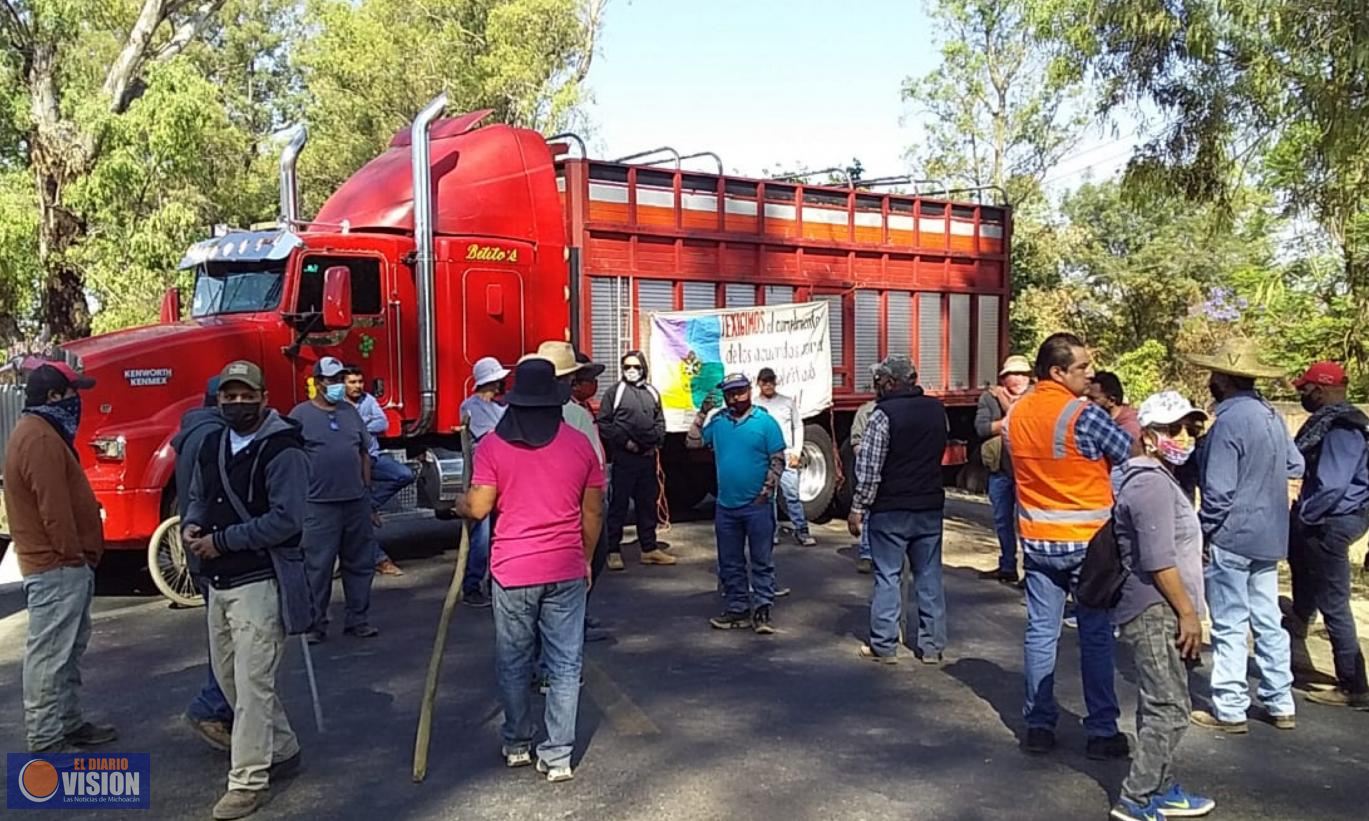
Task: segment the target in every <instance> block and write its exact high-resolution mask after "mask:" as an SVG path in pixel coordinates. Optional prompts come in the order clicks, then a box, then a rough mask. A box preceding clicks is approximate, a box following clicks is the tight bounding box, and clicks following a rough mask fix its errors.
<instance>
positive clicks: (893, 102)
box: [587, 0, 1132, 187]
mask: <svg viewBox="0 0 1369 821" xmlns="http://www.w3.org/2000/svg"><path fill="white" fill-rule="evenodd" d="M937 49H938V45H937V38H936V33H935V31H934V30H933V26H932V23H931V21H929V20H928V18H927V15H926V13H925V10H924V7H923V3H922V2H920V0H845V1H844V2H835V1H834V0H788V2H781V1H780V0H690V1H689V2H676V1H675V0H611V1H610V3H609V5H608V8H607V11H606V12H605V22H604V29H603V32H602V34H601V38H600V48H599V53H598V54H597V56H596V57H595V62H594V66H593V68H592V70H591V71H590V75H589V86H590V91H591V93H592V94H593V96H594V102H593V103H592V104H591V105H590V106H589V107H588V112H587V113H588V115H589V119H590V121H591V127H590V143H591V153H593V154H594V155H596V156H601V157H607V158H615V157H619V156H623V155H626V154H631V153H634V152H636V151H641V150H644V149H649V148H655V147H657V146H661V145H670V146H672V147H674V148H677V149H679V150H680V152H681V153H692V152H695V151H703V150H710V151H716V152H717V153H719V154H720V155H722V158H723V161H724V163H725V165H726V168H727V170H728V171H729V172H740V173H744V174H750V175H759V174H760V173H761V170H762V169H763V168H770V169H772V170H773V169H775V168H776V166H777V165H778V166H782V167H783V168H785V169H794V168H800V167H805V168H822V167H826V166H831V165H838V164H841V165H845V164H847V163H849V162H850V160H851V158H852V157H859V158H860V160H861V162H862V163H863V164H864V166H865V169H866V174H867V176H883V175H889V174H900V173H907V172H908V171H909V170H911V169H909V168H908V167H907V163H906V161H905V159H904V156H903V154H904V151H905V150H906V149H907V148H908V146H909V145H911V144H912V143H913V142H914V141H915V140H916V139H918V129H917V112H916V110H915V109H914V108H913V107H912V106H911V105H909V104H906V103H904V102H903V101H902V100H901V99H900V95H899V88H900V86H901V84H902V82H903V79H904V78H905V77H907V76H909V75H921V74H924V73H926V72H928V71H931V70H932V69H934V68H935V67H936V66H937V65H938V63H939V56H938V53H937ZM1120 136H1122V137H1124V138H1125V137H1127V134H1126V133H1125V131H1124V132H1123V133H1122V134H1121V135H1120ZM1131 143H1132V140H1130V139H1122V140H1117V139H1116V137H1114V136H1113V135H1112V134H1105V133H1101V132H1100V131H1092V132H1090V134H1089V135H1088V136H1087V137H1086V139H1085V141H1084V142H1083V143H1082V144H1081V146H1080V148H1079V149H1078V150H1077V151H1076V152H1074V155H1073V156H1072V157H1069V158H1067V159H1066V161H1065V162H1063V163H1062V164H1061V165H1060V166H1059V167H1057V168H1056V169H1054V170H1053V171H1052V172H1051V174H1049V175H1048V179H1051V178H1054V179H1053V180H1052V183H1053V187H1056V186H1063V187H1073V186H1074V185H1077V184H1078V183H1079V182H1082V181H1083V180H1085V179H1088V178H1089V177H1090V176H1092V177H1094V178H1101V177H1106V176H1107V175H1109V174H1111V173H1112V172H1113V171H1115V170H1116V169H1117V168H1119V167H1120V166H1121V165H1122V164H1123V163H1125V161H1126V159H1127V156H1128V153H1129V149H1130V146H1131ZM699 167H700V168H705V167H707V165H706V164H705V165H702V166H699Z"/></svg>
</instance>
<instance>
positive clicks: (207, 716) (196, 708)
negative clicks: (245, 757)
mask: <svg viewBox="0 0 1369 821" xmlns="http://www.w3.org/2000/svg"><path fill="white" fill-rule="evenodd" d="M195 587H197V588H198V589H199V591H200V595H201V596H203V597H204V601H205V613H206V615H208V611H209V607H208V604H209V590H208V588H207V587H206V586H205V585H204V584H203V583H202V582H201V581H200V580H199V579H198V578H197V579H196V580H195ZM185 714H186V715H187V716H189V717H190V718H191V720H193V721H221V722H223V723H224V724H232V723H233V707H232V706H231V705H229V703H228V699H226V698H224V696H223V689H222V688H220V687H219V680H218V679H216V678H214V665H213V664H210V665H209V675H208V678H207V679H206V680H205V682H204V686H203V687H201V688H200V692H199V693H198V694H197V695H196V696H195V698H194V700H192V701H191V702H190V706H189V707H187V708H186V709H185Z"/></svg>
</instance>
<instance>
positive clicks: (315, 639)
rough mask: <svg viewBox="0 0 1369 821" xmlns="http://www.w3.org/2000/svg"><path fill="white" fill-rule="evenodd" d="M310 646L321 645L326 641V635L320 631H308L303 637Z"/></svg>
mask: <svg viewBox="0 0 1369 821" xmlns="http://www.w3.org/2000/svg"><path fill="white" fill-rule="evenodd" d="M304 639H305V641H307V642H309V643H310V644H323V643H324V642H325V641H327V640H328V634H327V633H325V632H323V631H322V630H310V631H309V632H308V633H307V634H305V637H304Z"/></svg>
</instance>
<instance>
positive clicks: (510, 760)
mask: <svg viewBox="0 0 1369 821" xmlns="http://www.w3.org/2000/svg"><path fill="white" fill-rule="evenodd" d="M500 753H501V754H503V756H504V766H505V767H508V768H510V769H513V768H514V767H526V766H528V765H530V764H532V750H529V749H511V748H509V747H504V748H503V749H502V750H500Z"/></svg>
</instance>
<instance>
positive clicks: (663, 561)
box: [641, 549, 675, 565]
mask: <svg viewBox="0 0 1369 821" xmlns="http://www.w3.org/2000/svg"><path fill="white" fill-rule="evenodd" d="M641 562H642V564H660V565H671V564H675V557H674V556H672V555H670V554H669V553H667V552H665V551H664V550H659V549H657V550H648V551H646V552H645V553H643V554H642V559H641Z"/></svg>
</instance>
